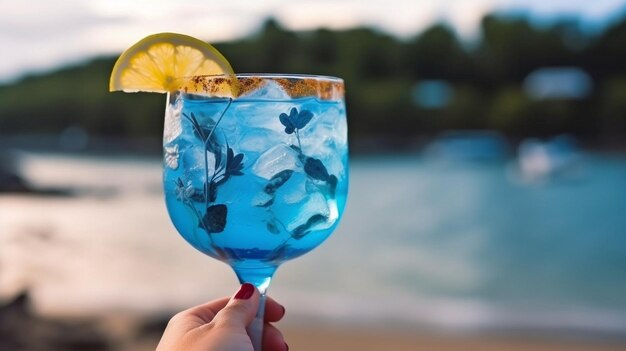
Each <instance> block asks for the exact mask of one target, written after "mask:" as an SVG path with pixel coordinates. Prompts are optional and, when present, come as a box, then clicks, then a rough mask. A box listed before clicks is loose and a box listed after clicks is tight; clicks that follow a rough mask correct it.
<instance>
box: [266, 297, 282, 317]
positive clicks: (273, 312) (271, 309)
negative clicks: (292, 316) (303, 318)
mask: <svg viewBox="0 0 626 351" xmlns="http://www.w3.org/2000/svg"><path fill="white" fill-rule="evenodd" d="M284 315H285V307H283V305H281V304H279V303H278V302H276V301H275V300H274V299H272V298H271V297H268V298H267V301H266V302H265V321H266V322H278V321H279V320H281V319H282V318H283V316H284Z"/></svg>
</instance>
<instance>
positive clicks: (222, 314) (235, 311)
mask: <svg viewBox="0 0 626 351" xmlns="http://www.w3.org/2000/svg"><path fill="white" fill-rule="evenodd" d="M259 298H260V294H259V291H258V290H257V289H256V288H255V287H254V285H252V284H249V283H245V284H243V285H242V286H241V287H240V288H239V291H237V293H236V294H235V295H233V297H232V298H231V299H230V300H229V301H228V303H227V304H226V306H225V307H224V308H223V309H222V310H220V311H219V312H217V314H216V315H215V317H214V318H213V321H212V322H213V324H214V325H215V326H216V327H226V328H234V329H239V330H244V329H245V328H246V326H248V325H249V324H250V323H251V322H252V320H253V319H254V316H255V315H256V313H257V310H258V308H259Z"/></svg>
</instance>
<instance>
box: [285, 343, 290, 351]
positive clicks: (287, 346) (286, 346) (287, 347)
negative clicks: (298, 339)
mask: <svg viewBox="0 0 626 351" xmlns="http://www.w3.org/2000/svg"><path fill="white" fill-rule="evenodd" d="M285 351H289V345H287V343H285Z"/></svg>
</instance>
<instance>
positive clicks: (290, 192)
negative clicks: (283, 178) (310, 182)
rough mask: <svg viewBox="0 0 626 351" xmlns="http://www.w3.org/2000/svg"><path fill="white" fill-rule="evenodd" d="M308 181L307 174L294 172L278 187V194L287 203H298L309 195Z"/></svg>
mask: <svg viewBox="0 0 626 351" xmlns="http://www.w3.org/2000/svg"><path fill="white" fill-rule="evenodd" d="M306 183H307V177H306V175H305V174H303V173H300V172H294V174H293V175H292V176H291V177H290V178H289V180H288V181H287V182H285V184H283V185H282V186H281V187H280V188H279V189H278V191H277V194H276V195H277V196H278V197H279V199H280V200H282V201H283V202H285V203H287V204H295V203H298V202H300V201H302V200H303V199H304V198H305V197H306V196H307V189H306Z"/></svg>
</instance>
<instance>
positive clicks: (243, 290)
mask: <svg viewBox="0 0 626 351" xmlns="http://www.w3.org/2000/svg"><path fill="white" fill-rule="evenodd" d="M252 295H254V285H252V284H250V283H245V284H243V285H242V286H241V287H240V288H239V291H237V293H236V294H235V299H236V300H247V299H249V298H250V297H252Z"/></svg>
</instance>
